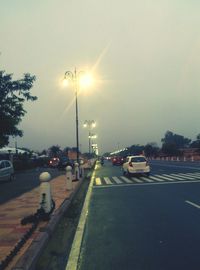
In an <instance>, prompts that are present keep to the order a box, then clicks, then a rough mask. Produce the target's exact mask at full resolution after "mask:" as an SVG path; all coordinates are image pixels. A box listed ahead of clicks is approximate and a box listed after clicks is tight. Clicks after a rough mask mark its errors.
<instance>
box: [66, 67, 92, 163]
mask: <svg viewBox="0 0 200 270" xmlns="http://www.w3.org/2000/svg"><path fill="white" fill-rule="evenodd" d="M69 80H70V81H71V82H72V84H73V87H74V91H75V103H76V151H77V162H78V163H79V129H78V93H79V91H80V86H83V87H86V86H89V85H90V84H91V83H92V77H91V75H89V74H86V73H85V72H84V71H79V72H77V71H76V68H75V70H74V73H73V72H72V71H66V72H65V76H64V82H63V83H64V84H65V85H66V84H67V83H68V81H69Z"/></svg>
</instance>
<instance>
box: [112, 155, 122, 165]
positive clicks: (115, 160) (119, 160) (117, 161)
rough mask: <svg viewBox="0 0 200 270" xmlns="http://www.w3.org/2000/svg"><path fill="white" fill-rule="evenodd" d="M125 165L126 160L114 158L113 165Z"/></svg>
mask: <svg viewBox="0 0 200 270" xmlns="http://www.w3.org/2000/svg"><path fill="white" fill-rule="evenodd" d="M123 163H124V158H123V157H119V156H116V157H113V158H112V164H113V165H122V164H123Z"/></svg>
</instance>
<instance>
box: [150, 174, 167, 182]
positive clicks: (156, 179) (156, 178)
mask: <svg viewBox="0 0 200 270" xmlns="http://www.w3.org/2000/svg"><path fill="white" fill-rule="evenodd" d="M149 178H150V179H153V180H155V181H158V182H164V181H165V180H163V179H160V178H158V177H156V176H152V175H151V176H150V177H149Z"/></svg>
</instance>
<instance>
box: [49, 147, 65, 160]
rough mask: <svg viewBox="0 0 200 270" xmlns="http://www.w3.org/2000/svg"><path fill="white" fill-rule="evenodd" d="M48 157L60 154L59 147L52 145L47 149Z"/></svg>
mask: <svg viewBox="0 0 200 270" xmlns="http://www.w3.org/2000/svg"><path fill="white" fill-rule="evenodd" d="M49 152H50V156H52V157H58V156H59V155H60V153H61V152H62V151H61V149H60V146H59V145H52V146H51V147H50V148H49Z"/></svg>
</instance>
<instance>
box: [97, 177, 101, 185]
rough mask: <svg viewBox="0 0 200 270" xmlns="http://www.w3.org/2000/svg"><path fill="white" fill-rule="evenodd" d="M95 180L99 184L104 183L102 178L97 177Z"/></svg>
mask: <svg viewBox="0 0 200 270" xmlns="http://www.w3.org/2000/svg"><path fill="white" fill-rule="evenodd" d="M95 182H96V185H97V186H100V185H102V183H101V179H100V178H99V177H97V178H96V180H95Z"/></svg>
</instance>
